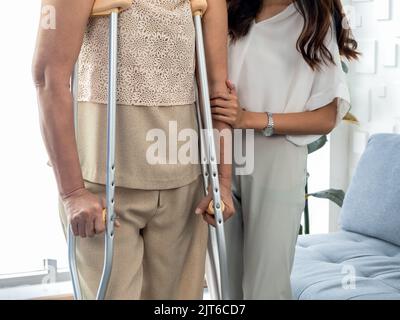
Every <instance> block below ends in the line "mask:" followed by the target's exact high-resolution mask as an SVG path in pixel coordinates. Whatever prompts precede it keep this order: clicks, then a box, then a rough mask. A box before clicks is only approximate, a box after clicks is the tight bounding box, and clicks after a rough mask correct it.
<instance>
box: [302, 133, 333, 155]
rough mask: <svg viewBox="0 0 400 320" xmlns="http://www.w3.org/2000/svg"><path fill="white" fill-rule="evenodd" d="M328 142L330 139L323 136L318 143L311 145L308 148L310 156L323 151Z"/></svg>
mask: <svg viewBox="0 0 400 320" xmlns="http://www.w3.org/2000/svg"><path fill="white" fill-rule="evenodd" d="M327 142H328V138H327V137H326V136H322V137H321V138H319V139H318V140H317V141H315V142H313V143H310V144H309V145H308V146H307V147H308V154H311V153H314V152H315V151H318V150H319V149H321V148H322V147H323V146H324V145H325V144H326V143H327Z"/></svg>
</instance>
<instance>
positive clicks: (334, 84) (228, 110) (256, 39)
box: [212, 0, 358, 299]
mask: <svg viewBox="0 0 400 320" xmlns="http://www.w3.org/2000/svg"><path fill="white" fill-rule="evenodd" d="M342 10H343V8H342V4H341V2H340V0H297V1H288V0H264V1H262V0H251V1H250V0H230V1H229V27H230V38H231V45H230V70H229V71H230V77H231V79H232V81H231V82H229V83H228V85H229V86H230V88H231V91H232V92H231V94H228V95H226V94H220V95H217V96H214V97H213V100H212V106H213V116H214V119H215V120H220V121H224V122H226V123H228V124H230V125H231V126H232V127H234V128H238V129H255V135H254V143H255V145H254V154H247V155H246V156H247V157H251V156H253V157H254V170H253V172H252V173H251V174H248V175H236V176H235V178H234V185H233V190H234V199H235V207H236V215H235V216H234V217H233V218H232V219H231V220H229V221H228V222H227V224H226V234H227V243H228V248H227V249H228V255H229V257H230V258H229V259H230V272H231V277H232V285H231V286H232V289H233V293H234V294H233V297H232V298H235V299H242V298H244V299H290V298H291V297H292V295H291V287H290V273H291V269H292V264H293V257H294V250H295V244H296V240H297V235H298V232H299V226H300V218H301V214H302V212H303V209H304V203H305V194H304V187H305V183H306V159H307V144H309V143H311V142H313V141H315V140H316V139H318V137H319V136H321V135H323V134H328V133H329V132H331V131H332V129H333V128H334V127H335V126H336V125H337V124H338V123H339V122H340V121H341V119H342V118H343V116H344V115H345V114H346V113H347V112H348V111H349V106H350V104H349V100H350V99H349V92H348V88H347V85H346V81H345V76H344V73H343V71H342V66H341V57H340V56H342V57H345V58H348V59H356V58H357V56H358V52H357V51H356V49H357V43H356V42H355V41H354V40H353V39H352V38H351V32H350V30H349V29H346V28H345V17H344V14H343V13H342ZM233 84H234V85H235V86H236V88H235V87H234V85H233ZM243 136H245V135H243ZM243 140H245V138H243ZM245 142H246V141H242V140H241V141H235V146H237V145H238V144H240V143H245ZM237 168H238V165H234V170H236V169H237ZM235 173H236V174H237V173H238V172H237V171H234V174H235Z"/></svg>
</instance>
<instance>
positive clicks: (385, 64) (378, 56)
mask: <svg viewBox="0 0 400 320" xmlns="http://www.w3.org/2000/svg"><path fill="white" fill-rule="evenodd" d="M345 2H346V3H347V4H349V5H351V6H353V15H352V17H353V18H352V20H353V23H354V24H355V25H354V26H353V27H354V35H355V37H356V39H357V40H358V42H359V50H360V51H361V52H362V54H363V56H362V58H361V59H360V61H359V62H357V63H353V64H352V65H351V67H350V73H349V83H350V90H351V95H352V106H353V109H352V113H354V114H355V115H356V116H357V117H358V119H359V120H360V122H361V125H360V126H349V125H343V126H342V127H341V128H340V129H339V130H337V131H336V132H335V133H334V135H333V137H332V144H331V184H332V186H335V187H341V188H347V185H348V183H349V181H350V179H351V177H352V175H353V172H354V169H355V167H356V165H357V163H358V160H359V158H360V156H361V154H362V152H363V151H364V149H365V146H366V144H367V142H368V138H369V137H370V135H371V134H374V133H380V132H385V133H393V132H395V133H400V49H399V48H400V1H399V0H352V1H350V0H349V1H345ZM338 212H339V210H338V209H337V208H335V207H334V206H333V205H331V211H330V213H331V219H330V230H331V231H333V230H335V229H336V228H337V223H338Z"/></svg>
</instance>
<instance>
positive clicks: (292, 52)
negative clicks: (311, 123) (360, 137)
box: [229, 4, 350, 146]
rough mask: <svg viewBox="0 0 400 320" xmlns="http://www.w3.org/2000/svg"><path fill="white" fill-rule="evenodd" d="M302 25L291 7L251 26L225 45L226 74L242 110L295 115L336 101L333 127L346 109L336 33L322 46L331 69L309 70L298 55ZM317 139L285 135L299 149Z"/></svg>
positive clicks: (299, 17) (325, 67) (348, 104)
mask: <svg viewBox="0 0 400 320" xmlns="http://www.w3.org/2000/svg"><path fill="white" fill-rule="evenodd" d="M303 25H304V20H303V17H302V16H301V15H300V13H299V12H298V11H297V9H296V7H295V5H294V4H291V5H289V6H288V7H287V8H286V9H285V10H284V11H282V12H281V13H279V14H278V15H275V16H274V17H272V18H269V19H267V20H264V21H261V22H259V23H255V22H254V23H253V25H252V27H251V29H250V32H249V34H248V35H247V36H246V37H244V38H242V39H240V40H238V41H236V42H234V43H231V44H230V49H229V72H230V78H231V80H232V82H233V83H234V84H235V85H236V87H237V91H238V96H239V100H240V103H241V106H242V107H243V108H246V109H247V110H248V111H253V112H272V113H296V112H304V111H312V110H315V109H318V108H321V107H324V106H326V105H328V104H329V103H331V102H332V101H333V100H334V99H335V98H338V114H337V124H339V122H340V121H341V120H342V119H343V117H344V116H345V115H346V113H347V112H348V111H349V109H350V95H349V90H348V86H347V83H346V79H345V74H344V72H343V70H342V65H341V60H340V54H339V48H338V44H337V41H336V35H335V31H334V30H331V32H329V34H328V35H327V37H326V40H325V45H326V47H327V48H328V49H329V50H330V52H331V53H332V56H333V58H334V60H335V65H333V64H330V65H323V66H322V68H321V70H320V71H313V70H312V69H311V68H310V67H309V65H308V64H307V63H306V61H305V60H304V58H303V56H302V55H301V54H300V53H299V52H298V51H297V49H296V43H297V40H298V38H299V36H300V33H301V30H302V27H303ZM319 137H320V136H315V135H303V136H299V135H298V136H287V139H288V140H289V141H291V142H292V143H294V144H296V145H299V146H304V145H307V144H309V143H311V142H313V141H315V140H317V139H318V138H319Z"/></svg>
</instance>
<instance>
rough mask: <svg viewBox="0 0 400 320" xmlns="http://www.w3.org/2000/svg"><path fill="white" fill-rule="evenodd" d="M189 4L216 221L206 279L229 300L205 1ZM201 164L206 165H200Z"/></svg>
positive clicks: (205, 172)
mask: <svg viewBox="0 0 400 320" xmlns="http://www.w3.org/2000/svg"><path fill="white" fill-rule="evenodd" d="M191 5H192V13H193V20H194V26H195V30H196V56H197V69H198V70H197V72H198V77H199V90H198V91H199V95H200V97H198V98H197V101H198V102H197V114H198V120H199V124H201V123H202V124H203V126H204V129H202V130H201V132H200V138H201V141H200V143H201V149H203V152H202V159H201V162H202V164H203V165H202V170H203V177H204V182H205V183H204V188H205V193H206V194H207V193H208V187H209V185H211V190H212V198H213V209H214V214H215V220H216V228H215V229H214V228H213V227H210V228H209V235H210V237H209V238H210V240H209V246H208V254H207V269H208V271H207V280H208V285H209V287H210V291H211V294H212V295H213V298H216V299H223V300H229V297H230V294H229V293H230V290H229V277H228V260H227V252H226V243H225V232H224V218H223V214H222V213H223V210H224V208H223V207H224V204H223V203H222V200H221V193H220V185H219V176H218V163H217V153H216V148H215V138H214V130H213V122H212V116H211V106H210V93H209V89H208V76H207V65H206V57H205V48H204V38H203V28H202V16H203V15H204V13H205V12H206V10H207V0H191ZM200 109H201V110H200ZM201 120H202V121H201ZM200 128H202V126H200ZM203 134H204V136H203ZM203 160H205V161H203ZM204 163H206V164H205V165H204ZM217 268H218V269H219V272H218V271H217Z"/></svg>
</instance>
